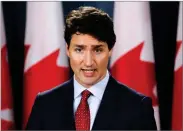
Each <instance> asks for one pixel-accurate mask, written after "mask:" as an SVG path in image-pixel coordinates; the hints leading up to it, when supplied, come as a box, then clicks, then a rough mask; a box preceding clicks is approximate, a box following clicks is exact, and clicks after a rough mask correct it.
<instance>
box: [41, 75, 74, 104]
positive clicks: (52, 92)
mask: <svg viewBox="0 0 183 131" xmlns="http://www.w3.org/2000/svg"><path fill="white" fill-rule="evenodd" d="M72 87H73V80H72V78H71V79H70V80H68V81H66V82H64V83H62V84H60V85H58V86H56V87H54V88H52V89H49V90H46V91H43V92H39V93H38V95H37V98H40V99H44V100H46V99H48V100H51V99H57V98H59V99H61V97H64V96H65V95H67V93H71V92H70V91H71V90H72Z"/></svg>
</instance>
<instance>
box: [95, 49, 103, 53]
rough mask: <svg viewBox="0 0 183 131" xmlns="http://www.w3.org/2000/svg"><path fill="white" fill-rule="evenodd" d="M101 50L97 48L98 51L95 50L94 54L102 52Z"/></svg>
mask: <svg viewBox="0 0 183 131" xmlns="http://www.w3.org/2000/svg"><path fill="white" fill-rule="evenodd" d="M102 51H103V50H102V49H101V48H98V49H95V52H96V53H100V52H102Z"/></svg>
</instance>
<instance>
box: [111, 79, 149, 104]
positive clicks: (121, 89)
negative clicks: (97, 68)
mask: <svg viewBox="0 0 183 131" xmlns="http://www.w3.org/2000/svg"><path fill="white" fill-rule="evenodd" d="M109 86H112V88H115V93H116V95H117V96H118V98H119V99H120V98H121V99H123V100H124V99H125V100H127V101H129V102H132V103H139V102H143V101H145V102H150V103H151V98H150V97H148V96H145V95H144V94H142V93H140V92H138V91H136V90H134V89H132V88H130V87H128V86H127V85H125V84H123V83H120V82H119V81H117V80H116V79H114V78H113V77H112V76H110V80H109Z"/></svg>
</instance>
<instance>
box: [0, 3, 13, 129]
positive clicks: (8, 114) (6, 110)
mask: <svg viewBox="0 0 183 131" xmlns="http://www.w3.org/2000/svg"><path fill="white" fill-rule="evenodd" d="M1 8H2V6H1V2H0V11H1V14H0V15H1V16H0V17H1V18H0V29H1V39H0V40H1V41H0V42H1V43H0V44H1V129H2V130H9V129H13V128H14V121H13V103H12V90H11V84H10V74H9V64H8V56H7V54H8V53H7V46H6V38H5V30H4V21H3V15H2V9H1Z"/></svg>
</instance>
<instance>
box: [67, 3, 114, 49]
mask: <svg viewBox="0 0 183 131" xmlns="http://www.w3.org/2000/svg"><path fill="white" fill-rule="evenodd" d="M77 33H81V34H89V35H91V36H93V37H94V38H96V39H97V40H99V41H102V42H106V43H107V45H108V48H109V50H111V49H112V48H113V46H114V44H115V42H116V35H115V33H114V27H113V21H112V19H111V18H110V16H109V15H108V14H107V13H105V12H104V11H102V10H100V9H97V8H95V7H86V6H85V7H79V8H78V9H77V10H72V11H71V12H70V13H69V14H68V15H67V17H66V26H65V32H64V38H65V41H66V42H67V44H68V46H69V45H70V41H71V38H72V35H73V34H77Z"/></svg>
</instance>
